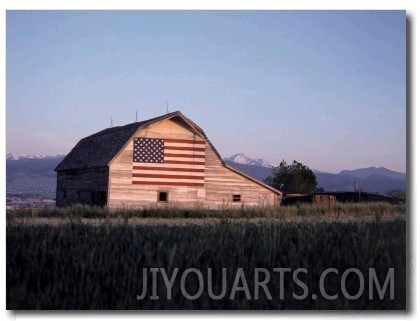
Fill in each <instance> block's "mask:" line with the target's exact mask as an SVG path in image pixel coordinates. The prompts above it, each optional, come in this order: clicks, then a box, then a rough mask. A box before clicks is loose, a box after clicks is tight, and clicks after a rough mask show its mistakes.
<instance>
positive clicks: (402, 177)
mask: <svg viewBox="0 0 420 321" xmlns="http://www.w3.org/2000/svg"><path fill="white" fill-rule="evenodd" d="M236 160H239V162H237V161H236ZM224 161H225V162H226V163H227V164H229V165H231V166H234V167H236V168H237V169H239V170H240V171H243V172H244V173H246V174H248V175H251V176H253V177H255V178H257V179H259V180H261V181H264V180H265V179H266V178H267V177H268V176H271V174H272V170H273V168H274V166H272V165H271V167H270V166H264V165H262V164H270V163H269V162H267V161H264V160H262V159H258V160H253V159H252V158H249V157H247V156H245V155H243V154H236V155H233V156H231V157H228V158H225V159H224ZM313 173H314V174H315V176H316V179H317V182H318V187H322V188H323V189H324V190H325V191H337V192H341V191H343V192H344V191H354V185H355V182H357V185H358V187H359V189H360V190H362V191H365V192H371V193H381V194H384V193H386V192H388V191H390V190H393V189H398V190H401V191H405V190H406V181H407V180H406V174H405V173H400V172H395V171H392V170H390V169H387V168H385V167H368V168H360V169H354V170H342V171H341V172H340V173H338V174H331V173H325V172H321V171H318V170H313Z"/></svg>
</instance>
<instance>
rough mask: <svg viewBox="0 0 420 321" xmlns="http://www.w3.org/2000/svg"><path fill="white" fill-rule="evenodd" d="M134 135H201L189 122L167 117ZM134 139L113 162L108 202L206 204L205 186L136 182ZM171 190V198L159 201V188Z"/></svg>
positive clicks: (125, 204)
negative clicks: (134, 181)
mask: <svg viewBox="0 0 420 321" xmlns="http://www.w3.org/2000/svg"><path fill="white" fill-rule="evenodd" d="M135 137H146V138H177V139H198V138H199V137H198V136H197V135H195V134H194V133H193V132H191V131H190V130H189V128H188V126H187V125H186V124H184V123H183V122H181V121H180V122H177V121H175V120H165V121H163V122H160V123H156V124H154V125H152V126H149V127H147V128H142V129H140V130H138V131H137V132H136V134H135ZM132 167H133V139H132V140H131V141H129V142H128V144H127V145H126V146H125V147H124V148H123V149H122V150H121V151H120V153H119V154H118V155H117V156H116V157H115V158H114V160H113V161H112V162H111V164H110V167H109V168H110V176H109V179H110V184H109V194H108V195H109V206H110V207H137V206H168V205H169V206H177V205H179V206H183V207H189V206H203V205H204V204H205V187H186V186H185V187H184V186H165V185H162V186H159V185H153V186H149V185H133V184H132V176H131V175H132ZM160 191H161V192H167V193H168V202H158V192H160Z"/></svg>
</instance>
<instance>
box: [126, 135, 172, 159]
mask: <svg viewBox="0 0 420 321" xmlns="http://www.w3.org/2000/svg"><path fill="white" fill-rule="evenodd" d="M163 146H164V145H163V139H158V138H134V153H133V161H134V162H137V163H163V152H164V148H163Z"/></svg>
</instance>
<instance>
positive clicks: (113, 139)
mask: <svg viewBox="0 0 420 321" xmlns="http://www.w3.org/2000/svg"><path fill="white" fill-rule="evenodd" d="M174 117H179V118H181V119H182V120H183V121H184V122H185V123H186V124H187V125H188V126H190V127H191V129H192V130H193V131H194V132H195V133H196V134H198V135H199V136H201V137H202V138H203V139H205V140H206V141H207V142H208V144H209V146H210V147H211V148H212V150H213V151H214V153H215V154H216V155H217V157H218V158H219V159H220V161H221V162H222V164H223V166H224V167H226V168H228V169H229V170H231V171H233V172H236V173H238V174H239V175H241V176H243V177H245V178H247V179H249V180H252V181H254V182H255V183H257V184H259V185H261V186H263V187H265V188H267V189H270V190H271V191H273V192H275V193H277V194H281V192H280V191H278V190H277V189H275V188H273V187H271V186H269V185H267V184H265V183H263V182H261V181H260V180H257V179H255V178H254V177H252V176H249V175H247V174H245V173H243V172H241V171H240V170H238V169H236V168H235V167H232V166H229V165H227V164H226V163H225V162H224V161H223V159H222V158H221V156H220V154H219V153H218V152H217V150H216V148H214V146H213V144H212V143H211V142H210V140H209V139H208V138H207V136H206V134H205V133H204V131H203V130H202V129H201V128H200V127H199V126H198V125H197V124H195V123H194V122H193V121H191V120H190V119H188V118H187V117H185V116H184V115H183V114H182V113H181V112H180V111H175V112H173V113H168V114H166V115H163V116H159V117H155V118H152V119H148V120H145V121H141V122H136V123H132V124H128V125H125V126H118V127H112V128H107V129H104V130H101V131H100V132H97V133H95V134H93V135H90V136H87V137H85V138H83V139H81V140H80V141H79V142H78V143H77V145H76V146H75V147H74V148H73V149H72V150H71V151H70V153H69V154H67V156H66V157H65V158H64V159H63V160H62V161H61V163H60V164H58V165H57V167H56V168H55V171H62V170H73V169H74V170H76V169H90V168H101V167H107V166H108V165H109V163H110V162H111V161H112V159H113V158H114V157H115V156H116V155H117V154H118V152H119V151H120V150H121V149H122V148H123V147H124V145H125V144H127V143H128V141H129V140H130V138H131V137H132V136H133V135H134V134H135V133H136V131H137V130H138V129H139V128H142V127H146V126H149V125H151V124H154V123H156V122H160V121H163V120H166V119H170V118H174Z"/></svg>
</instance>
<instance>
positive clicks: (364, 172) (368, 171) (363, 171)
mask: <svg viewBox="0 0 420 321" xmlns="http://www.w3.org/2000/svg"><path fill="white" fill-rule="evenodd" d="M340 174H342V175H349V176H353V177H357V178H362V179H365V178H368V177H369V176H372V175H374V176H385V177H389V178H394V179H404V180H405V179H406V175H405V173H400V172H394V171H392V170H390V169H388V168H385V167H368V168H360V169H354V170H350V171H349V170H345V171H341V172H340Z"/></svg>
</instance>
